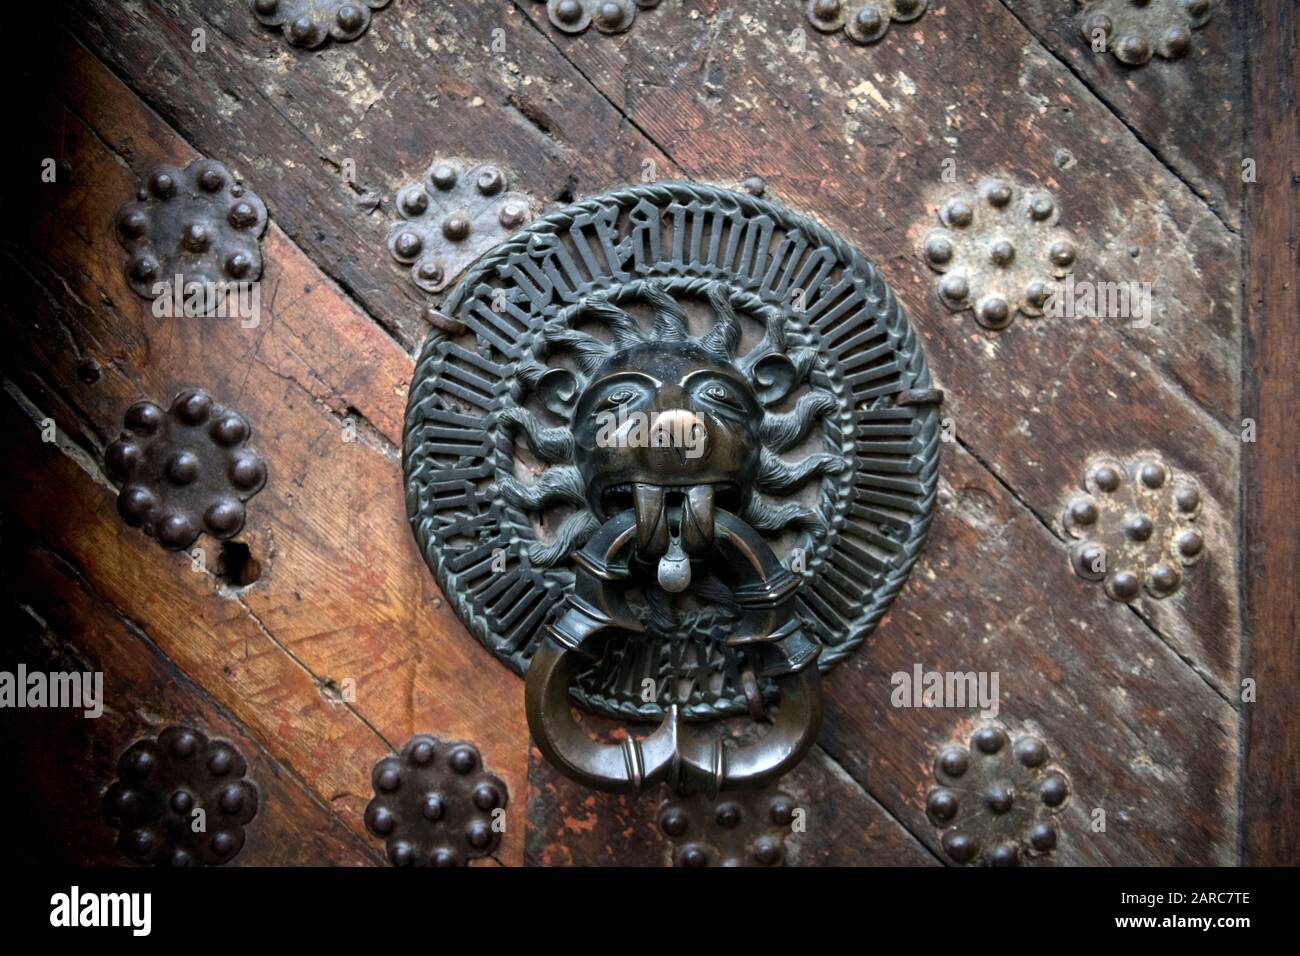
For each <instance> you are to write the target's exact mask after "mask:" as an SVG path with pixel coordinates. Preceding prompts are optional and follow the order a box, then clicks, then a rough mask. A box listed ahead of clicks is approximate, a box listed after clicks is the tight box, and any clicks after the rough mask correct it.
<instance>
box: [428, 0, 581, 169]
mask: <svg viewBox="0 0 1300 956" xmlns="http://www.w3.org/2000/svg"><path fill="white" fill-rule="evenodd" d="M575 5H576V4H575ZM578 12H579V13H581V12H582V10H581V8H580V7H579V11H578ZM429 178H430V179H431V180H432V181H433V184H434V185H435V186H437V187H438V188H439V189H442V190H447V189H451V188H452V187H453V186H455V185H456V167H454V166H452V165H451V164H450V163H438V164H437V165H435V166H434V167H433V169H432V170H431V171H430V173H429Z"/></svg>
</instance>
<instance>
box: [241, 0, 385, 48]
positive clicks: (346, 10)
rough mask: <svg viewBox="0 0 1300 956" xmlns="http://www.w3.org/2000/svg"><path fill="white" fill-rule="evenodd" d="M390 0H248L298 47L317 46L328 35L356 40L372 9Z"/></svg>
mask: <svg viewBox="0 0 1300 956" xmlns="http://www.w3.org/2000/svg"><path fill="white" fill-rule="evenodd" d="M388 4H389V0H248V6H249V9H251V10H252V11H253V16H255V17H257V19H258V21H259V22H260V23H261V24H262V25H263V26H267V27H279V28H280V30H281V31H282V32H283V33H284V37H285V39H286V40H288V41H289V42H290V43H292V44H293V45H294V46H296V47H306V48H311V47H317V46H320V45H321V44H322V43H324V42H325V41H326V40H328V39H334V40H338V41H340V42H344V41H348V40H355V39H356V38H357V37H359V36H361V34H363V33H365V32H366V29H367V28H368V27H369V26H370V13H371V11H372V10H379V9H382V8H383V7H386V6H388Z"/></svg>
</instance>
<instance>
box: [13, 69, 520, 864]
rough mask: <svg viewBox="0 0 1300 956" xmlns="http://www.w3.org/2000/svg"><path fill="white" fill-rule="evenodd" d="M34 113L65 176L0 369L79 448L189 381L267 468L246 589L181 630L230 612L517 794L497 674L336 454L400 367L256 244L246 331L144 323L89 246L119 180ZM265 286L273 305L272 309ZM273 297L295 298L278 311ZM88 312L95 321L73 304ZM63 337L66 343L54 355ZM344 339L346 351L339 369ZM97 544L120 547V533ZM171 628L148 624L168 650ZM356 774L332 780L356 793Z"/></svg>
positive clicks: (370, 708)
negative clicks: (220, 409)
mask: <svg viewBox="0 0 1300 956" xmlns="http://www.w3.org/2000/svg"><path fill="white" fill-rule="evenodd" d="M86 89H89V88H83V89H81V90H79V95H80V93H81V92H85V90H86ZM87 95H90V94H87ZM118 95H119V96H120V95H124V94H121V93H119V94H118ZM82 105H83V108H84V111H85V112H86V114H87V115H92V116H98V115H101V113H100V111H98V110H96V109H94V108H93V101H91V102H90V104H89V105H87V102H86V101H83V102H82ZM118 111H119V112H120V104H119V107H118ZM46 113H47V114H48V116H49V120H48V123H47V124H46V125H45V133H46V136H47V137H48V138H44V139H43V140H42V142H41V143H40V144H39V145H34V146H33V152H39V150H42V149H43V150H46V151H49V150H51V149H54V150H57V152H56V155H59V156H61V157H64V158H66V159H67V161H68V163H69V165H70V166H71V167H72V168H73V169H76V170H78V171H79V176H78V177H77V178H75V179H74V180H73V181H72V182H68V183H64V184H62V185H61V186H60V187H59V193H58V196H57V198H54V197H41V198H42V199H43V200H44V202H43V203H41V204H40V206H39V208H38V209H37V210H35V211H34V212H33V215H34V216H35V217H36V218H35V220H34V221H35V222H36V223H37V225H36V227H35V228H36V234H37V235H38V236H43V237H45V238H46V240H47V241H48V245H47V246H46V247H45V254H38V255H37V257H36V259H34V260H29V259H28V258H27V250H11V259H10V261H9V263H8V265H7V269H6V271H7V272H9V273H10V274H11V275H18V276H21V277H22V281H21V282H17V283H16V284H15V286H14V287H15V288H21V290H22V291H20V292H19V293H17V298H16V300H15V301H13V302H12V303H10V305H9V307H8V308H7V310H6V312H7V315H6V322H7V323H9V327H10V328H11V329H14V330H16V331H19V330H20V331H21V335H22V337H23V338H24V339H25V340H26V343H27V347H29V348H30V349H31V351H30V352H27V353H26V354H23V355H18V354H15V355H14V356H12V359H13V360H14V361H15V362H16V364H19V365H24V366H28V367H31V368H35V369H40V370H41V374H42V375H44V376H47V377H48V378H49V380H50V381H51V382H52V383H53V385H54V386H55V390H56V391H57V392H59V393H61V394H62V395H64V396H67V397H68V400H69V404H70V405H71V406H73V407H75V408H76V409H77V410H78V411H79V413H80V415H81V416H83V417H84V418H85V419H86V421H88V422H90V423H91V428H90V434H92V435H94V436H99V441H100V443H101V444H102V441H103V436H111V435H112V434H113V433H114V432H115V430H116V429H117V428H118V427H120V416H121V413H122V411H123V410H124V409H125V407H126V406H127V405H129V404H130V403H131V402H132V401H134V400H136V399H137V398H139V397H141V396H150V397H153V398H156V399H162V400H164V401H166V400H167V399H169V398H170V396H171V395H172V394H174V393H175V392H176V391H178V390H179V389H180V388H181V387H183V386H185V385H188V384H202V385H203V386H204V387H206V388H208V389H209V390H210V391H212V392H213V393H214V395H216V396H217V398H218V400H219V401H221V402H223V403H228V404H231V405H233V406H234V407H236V408H239V409H240V410H241V411H242V412H244V413H245V414H246V415H247V417H248V418H249V419H250V420H251V421H252V423H253V428H254V441H253V444H254V445H255V447H258V448H259V449H260V450H261V451H262V452H263V453H264V455H265V456H266V457H267V458H268V461H269V466H270V472H271V475H272V479H271V482H270V484H269V486H268V488H267V490H265V491H263V492H262V493H261V495H259V496H258V498H257V499H255V501H254V502H253V503H252V505H251V507H250V521H249V527H248V529H247V531H246V533H245V535H244V540H245V541H246V542H247V543H248V544H249V545H250V547H252V549H253V552H254V556H255V557H257V558H258V559H259V560H260V561H262V564H263V567H264V575H263V578H262V580H261V581H260V582H259V583H258V584H257V585H255V586H254V587H253V588H251V589H248V590H244V591H242V592H240V593H238V594H236V595H223V594H217V593H211V594H192V593H190V594H186V597H185V599H184V600H183V601H180V602H179V603H178V605H177V606H180V607H189V608H190V609H191V611H193V612H194V613H195V614H196V616H201V614H202V613H206V614H209V615H213V616H217V617H220V616H230V615H231V614H234V615H235V616H237V617H242V623H244V624H246V625H247V626H248V627H251V628H253V629H255V630H263V629H264V630H265V631H266V632H267V635H274V640H275V642H280V644H282V647H280V648H277V649H276V650H275V651H274V654H276V655H278V656H280V657H284V655H285V653H286V652H288V653H289V654H292V655H293V657H294V658H296V659H297V660H298V661H301V663H302V666H303V667H305V668H307V670H308V671H310V675H311V677H310V678H308V681H309V682H310V680H311V679H315V680H317V681H321V682H328V681H331V680H332V681H334V682H335V683H341V682H342V681H343V680H344V679H346V678H352V679H353V680H354V681H355V685H356V695H357V701H356V708H357V711H358V712H360V713H361V714H364V716H365V719H366V720H367V721H368V722H369V723H370V725H371V726H373V727H374V728H375V729H377V730H378V731H379V733H381V734H382V735H383V737H384V739H386V740H387V741H389V742H390V743H392V744H394V745H400V743H401V742H402V741H403V740H405V738H406V737H407V736H409V735H410V734H412V733H414V732H416V731H430V732H434V733H437V734H439V735H441V736H445V737H451V738H456V739H472V740H474V741H475V742H476V743H477V744H478V745H479V746H480V748H481V750H482V751H483V753H484V755H485V759H486V760H487V761H488V763H489V765H490V766H491V767H492V769H493V770H495V771H496V772H498V773H499V774H500V775H501V776H502V777H503V778H504V779H505V780H506V781H507V784H508V786H510V788H511V792H512V793H514V794H516V795H517V796H518V795H521V794H522V793H523V792H524V789H525V788H526V785H527V776H526V760H527V750H526V744H525V741H526V731H525V729H524V721H523V715H522V707H519V708H505V707H502V706H500V702H501V701H502V700H509V699H511V696H512V695H519V694H521V693H522V691H521V689H520V686H519V683H518V681H517V679H516V678H514V677H513V676H512V675H510V674H508V673H507V672H505V671H504V670H501V669H499V668H496V667H484V666H481V665H482V664H483V658H484V652H483V651H482V649H481V648H480V647H479V646H478V645H477V644H476V643H475V642H474V641H473V640H472V639H471V638H470V637H469V636H468V635H467V634H466V633H465V631H464V629H463V628H462V627H461V626H460V624H459V622H458V621H457V620H456V619H455V617H454V615H453V614H452V613H451V611H450V610H448V609H447V608H446V607H444V606H443V604H442V601H441V597H440V595H439V594H438V592H437V589H436V587H435V586H434V584H433V581H432V578H431V576H430V575H429V573H428V572H427V570H426V569H425V567H424V564H423V562H422V560H421V559H420V557H419V554H418V553H417V551H416V548H415V546H414V542H413V540H412V537H411V535H410V532H409V529H408V528H407V526H406V519H405V502H404V496H403V491H402V483H401V478H400V468H399V464H398V462H397V455H396V451H395V450H394V449H393V448H392V447H391V445H390V444H388V442H387V441H385V437H384V436H383V435H382V434H378V435H372V434H371V433H369V432H368V431H367V430H366V429H365V428H364V427H363V425H364V423H362V425H361V426H359V427H358V429H357V432H356V434H357V440H356V441H348V440H347V438H348V429H346V428H345V427H344V426H345V420H344V419H343V417H342V416H341V415H340V414H339V411H342V410H344V409H347V408H359V409H361V408H365V409H376V410H377V412H376V414H375V417H376V420H377V421H379V422H381V423H384V424H385V425H386V426H387V427H388V428H390V429H392V428H396V426H397V422H398V421H399V420H400V415H399V412H398V408H397V405H396V404H395V400H397V397H398V394H399V393H403V392H404V391H405V380H406V379H407V378H409V374H410V367H409V359H407V358H406V356H405V355H403V354H402V353H401V351H400V350H399V349H397V348H396V346H394V345H393V344H392V343H391V342H390V341H388V340H387V339H383V338H381V339H380V340H378V342H376V341H375V340H373V338H372V336H373V335H374V334H376V333H375V330H374V327H373V325H372V324H371V323H370V322H369V320H368V319H366V318H365V317H364V316H362V315H361V314H360V313H358V312H357V311H356V310H355V309H354V308H353V307H352V306H351V305H350V304H348V303H347V302H346V301H344V300H342V299H340V298H339V297H338V294H337V292H336V291H334V290H333V289H332V287H331V286H330V284H329V283H328V282H327V281H326V280H324V279H323V277H322V276H321V275H320V273H319V272H318V271H317V270H315V269H314V268H313V267H312V266H311V265H310V263H309V262H307V260H306V259H305V258H304V257H303V256H302V255H301V253H300V252H298V251H297V249H296V247H294V246H292V244H290V243H288V242H285V241H283V240H279V239H276V238H275V237H274V236H272V238H271V239H270V240H269V241H268V242H267V244H266V246H265V248H264V252H265V254H266V257H267V260H268V261H267V265H266V270H265V273H264V275H263V279H262V281H263V283H264V287H265V288H267V289H269V290H271V292H270V294H268V295H266V296H264V298H263V314H262V321H261V323H260V324H259V326H258V327H257V328H256V329H242V328H241V327H240V325H239V323H236V322H222V321H220V320H217V321H212V322H194V321H193V320H185V319H180V320H163V321H159V320H156V319H154V318H153V317H152V315H151V314H150V312H149V307H148V304H147V303H144V302H142V301H141V300H139V299H138V298H137V297H135V295H134V293H132V292H131V291H130V290H129V289H128V288H127V287H126V286H125V284H124V281H123V279H122V277H121V251H120V250H119V249H117V248H116V244H115V242H113V241H112V238H111V232H110V231H109V224H110V223H111V222H112V216H113V213H114V211H115V207H116V206H117V205H118V204H119V203H120V202H122V201H123V200H124V199H126V198H129V197H130V196H131V195H132V193H133V192H134V177H133V176H132V175H131V173H130V172H129V171H128V170H127V169H126V167H125V166H124V165H123V164H122V163H121V162H120V161H119V160H118V159H117V158H116V157H115V156H113V155H112V154H111V153H110V152H109V151H108V150H107V149H106V148H105V147H104V145H103V142H102V140H101V138H100V137H98V136H96V135H94V134H93V133H92V132H91V131H90V130H87V129H85V128H84V127H82V126H81V124H80V121H79V120H78V119H77V117H76V116H74V115H71V114H69V113H67V112H66V111H64V110H63V108H62V107H61V106H60V105H59V104H58V103H57V102H51V103H50V104H49V108H48V110H47V111H46ZM148 136H149V133H148V131H147V130H145V129H143V128H142V129H140V131H139V132H137V133H135V134H133V135H132V136H131V140H132V143H133V148H134V150H135V152H134V154H133V158H134V160H135V162H136V163H137V164H138V165H139V166H140V167H141V169H144V168H147V167H148V166H149V165H151V164H152V163H153V162H154V161H156V160H158V159H161V158H164V157H166V156H171V155H177V154H179V147H178V146H177V145H176V143H175V141H174V137H173V138H172V140H169V141H164V143H163V144H162V146H161V148H159V147H156V146H154V145H153V142H152V140H151V139H149V138H148ZM41 259H46V260H47V261H44V262H42V261H40V260H41ZM33 279H34V280H35V281H33ZM277 287H282V288H283V290H284V292H282V294H279V295H277V294H276V293H275V291H274V290H275V289H276V288H277ZM291 289H292V290H299V289H301V290H304V292H305V293H310V292H315V296H314V297H312V298H309V299H308V300H306V301H305V302H304V301H295V300H294V299H293V297H292V296H291V295H289V294H288V292H287V290H291ZM89 302H95V303H103V304H106V305H107V306H108V307H107V308H89V307H87V306H86V303H89ZM33 322H34V323H35V334H33V331H32V325H33ZM368 341H369V342H371V344H372V345H373V348H369V349H368V347H367V346H366V343H367V342H368ZM68 342H73V343H76V345H75V347H74V348H72V349H68V348H67V343H68ZM353 342H355V343H358V344H359V346H360V354H359V355H353V354H352V348H351V345H350V343H353ZM300 349H301V350H302V351H301V352H300V351H299V350H300ZM87 352H90V353H94V354H97V355H99V356H100V361H101V365H103V366H104V368H105V369H106V370H107V372H106V374H104V375H103V377H102V378H101V379H100V380H99V381H98V382H96V383H94V384H93V385H91V384H87V383H85V382H82V381H80V380H79V379H77V378H75V376H74V375H73V373H74V372H75V365H76V362H75V361H74V359H73V356H74V355H77V354H85V353H87ZM303 353H306V355H305V356H304V354H303ZM367 358H369V359H371V360H372V361H375V362H382V363H387V365H388V369H387V371H384V372H378V373H375V372H369V373H355V372H353V371H351V369H353V368H354V367H355V366H357V365H364V364H366V361H365V360H366V359H367ZM286 370H287V371H286ZM385 382H386V383H389V384H388V385H381V383H385ZM389 385H391V389H389ZM385 389H389V391H391V394H389V393H388V392H385ZM377 390H378V392H380V393H381V394H375V392H376V391H377ZM322 396H325V397H327V398H329V400H328V401H326V400H325V398H323V397H322ZM336 409H338V411H336ZM109 514H111V507H110V511H109ZM112 520H113V521H114V522H116V519H115V518H114V519H112ZM101 533H104V534H109V533H111V534H113V535H115V536H118V537H121V538H123V539H125V538H127V537H130V538H132V539H134V538H138V537H139V536H138V535H137V534H136V533H134V532H131V531H129V529H126V528H125V527H124V526H123V527H120V528H111V527H110V529H101ZM141 541H142V543H143V545H147V547H148V549H155V548H156V546H155V545H153V544H152V543H151V542H144V541H143V539H141ZM134 543H135V542H134V541H133V544H134ZM105 550H106V551H108V552H112V551H113V550H114V549H113V548H107V549H105ZM146 554H147V557H143V556H142V557H141V562H142V563H146V564H149V565H156V566H158V573H160V574H163V575H171V576H172V579H171V587H172V589H174V590H178V591H180V592H186V591H192V590H193V587H194V582H193V580H183V578H184V574H185V572H182V571H181V570H180V564H181V563H184V564H185V565H186V567H188V562H187V561H184V562H182V559H180V558H172V559H171V560H170V561H169V560H168V559H167V558H166V557H165V556H163V555H162V554H161V553H160V552H157V551H156V550H148V551H146ZM96 557H97V558H98V560H92V561H90V562H88V564H89V566H90V567H89V570H88V571H87V573H88V576H90V577H91V578H92V579H94V580H95V581H96V584H97V586H101V585H100V584H99V581H98V578H99V574H100V573H114V572H117V573H120V572H121V570H122V568H121V566H120V565H118V564H117V563H116V562H113V567H111V568H108V569H105V570H103V571H100V570H99V569H100V566H101V562H106V560H107V559H106V558H105V556H104V554H102V553H97V555H96ZM160 562H161V563H160ZM119 583H120V585H122V586H123V587H125V586H126V585H127V584H128V582H126V581H123V582H119ZM115 594H116V596H117V598H118V599H119V600H120V601H121V604H120V606H124V607H125V606H130V607H131V608H132V612H133V613H134V612H135V610H136V609H135V607H134V603H135V602H136V601H138V600H139V595H138V594H136V593H135V592H134V591H133V590H132V589H130V588H129V587H125V590H117V591H116V592H115ZM232 599H233V600H232ZM232 605H233V607H232ZM196 607H197V608H202V611H201V612H200V611H198V610H196ZM183 618H184V615H181V616H180V617H179V618H172V617H169V618H168V623H167V625H166V626H168V627H172V628H175V629H177V630H175V631H174V632H173V637H174V639H176V640H180V639H181V638H182V633H183V628H182V625H183V624H184V620H183ZM266 639H267V638H262V639H261V641H264V640H266ZM181 663H182V665H183V666H188V662H185V661H181ZM285 663H286V665H287V663H288V662H287V661H286V662H285ZM304 673H305V672H304ZM204 683H205V686H207V682H206V681H204ZM316 696H317V697H319V695H316ZM223 702H224V703H227V704H228V705H230V701H228V700H225V699H223ZM232 709H233V705H232ZM250 726H252V725H251V724H250ZM310 732H311V733H316V732H317V731H316V730H314V729H313V730H311V731H310ZM316 752H317V754H318V755H319V753H320V752H321V751H319V750H317V751H316ZM372 762H373V760H371V761H366V762H362V763H360V764H358V765H357V766H356V767H349V768H347V769H346V770H343V769H339V770H338V772H340V773H347V774H351V773H356V774H359V775H360V779H361V780H364V779H365V778H366V776H367V775H368V772H369V767H370V765H371V763H372ZM293 763H294V765H295V766H299V768H300V770H301V766H300V762H297V761H295V762H293ZM333 792H335V793H348V794H350V796H349V797H348V799H349V800H351V801H352V802H353V804H354V805H353V806H352V807H351V808H350V813H351V817H350V820H351V821H352V822H357V819H358V816H359V813H360V809H361V808H363V807H364V803H365V800H366V798H367V796H368V786H360V785H358V786H352V787H350V788H338V789H336V790H334V791H333ZM521 829H522V828H521ZM521 848H522V833H519V834H518V835H515V834H513V833H509V832H508V833H507V837H506V840H505V843H504V846H503V850H502V853H503V857H502V858H503V859H505V860H510V859H512V858H513V859H515V860H517V859H518V858H519V853H520V852H521Z"/></svg>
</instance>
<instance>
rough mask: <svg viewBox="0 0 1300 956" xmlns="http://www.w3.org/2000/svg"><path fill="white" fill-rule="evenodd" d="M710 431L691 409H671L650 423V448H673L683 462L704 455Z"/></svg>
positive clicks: (661, 413)
mask: <svg viewBox="0 0 1300 956" xmlns="http://www.w3.org/2000/svg"><path fill="white" fill-rule="evenodd" d="M708 437H709V430H708V428H706V427H705V425H704V420H703V419H701V418H700V416H699V415H696V414H695V413H694V412H693V411H691V410H690V409H689V408H669V409H666V410H665V411H662V412H660V413H659V414H658V415H656V416H655V417H654V420H653V421H651V422H650V447H651V448H673V449H676V450H677V457H678V458H679V459H681V460H683V461H685V460H687V459H696V458H700V457H702V456H703V455H704V446H705V442H706V441H708Z"/></svg>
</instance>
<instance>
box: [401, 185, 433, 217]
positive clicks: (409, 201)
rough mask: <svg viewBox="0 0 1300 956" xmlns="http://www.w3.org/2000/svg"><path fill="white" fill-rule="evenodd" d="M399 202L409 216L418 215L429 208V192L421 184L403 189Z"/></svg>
mask: <svg viewBox="0 0 1300 956" xmlns="http://www.w3.org/2000/svg"><path fill="white" fill-rule="evenodd" d="M397 203H398V205H399V206H401V207H402V211H403V212H404V213H406V214H407V215H408V216H418V215H420V214H422V213H423V212H425V211H426V210H427V209H428V208H429V194H428V193H426V192H425V191H424V190H423V189H422V188H421V187H419V186H410V187H408V188H406V189H404V190H402V192H401V195H400V196H399V197H398V200H397Z"/></svg>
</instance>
